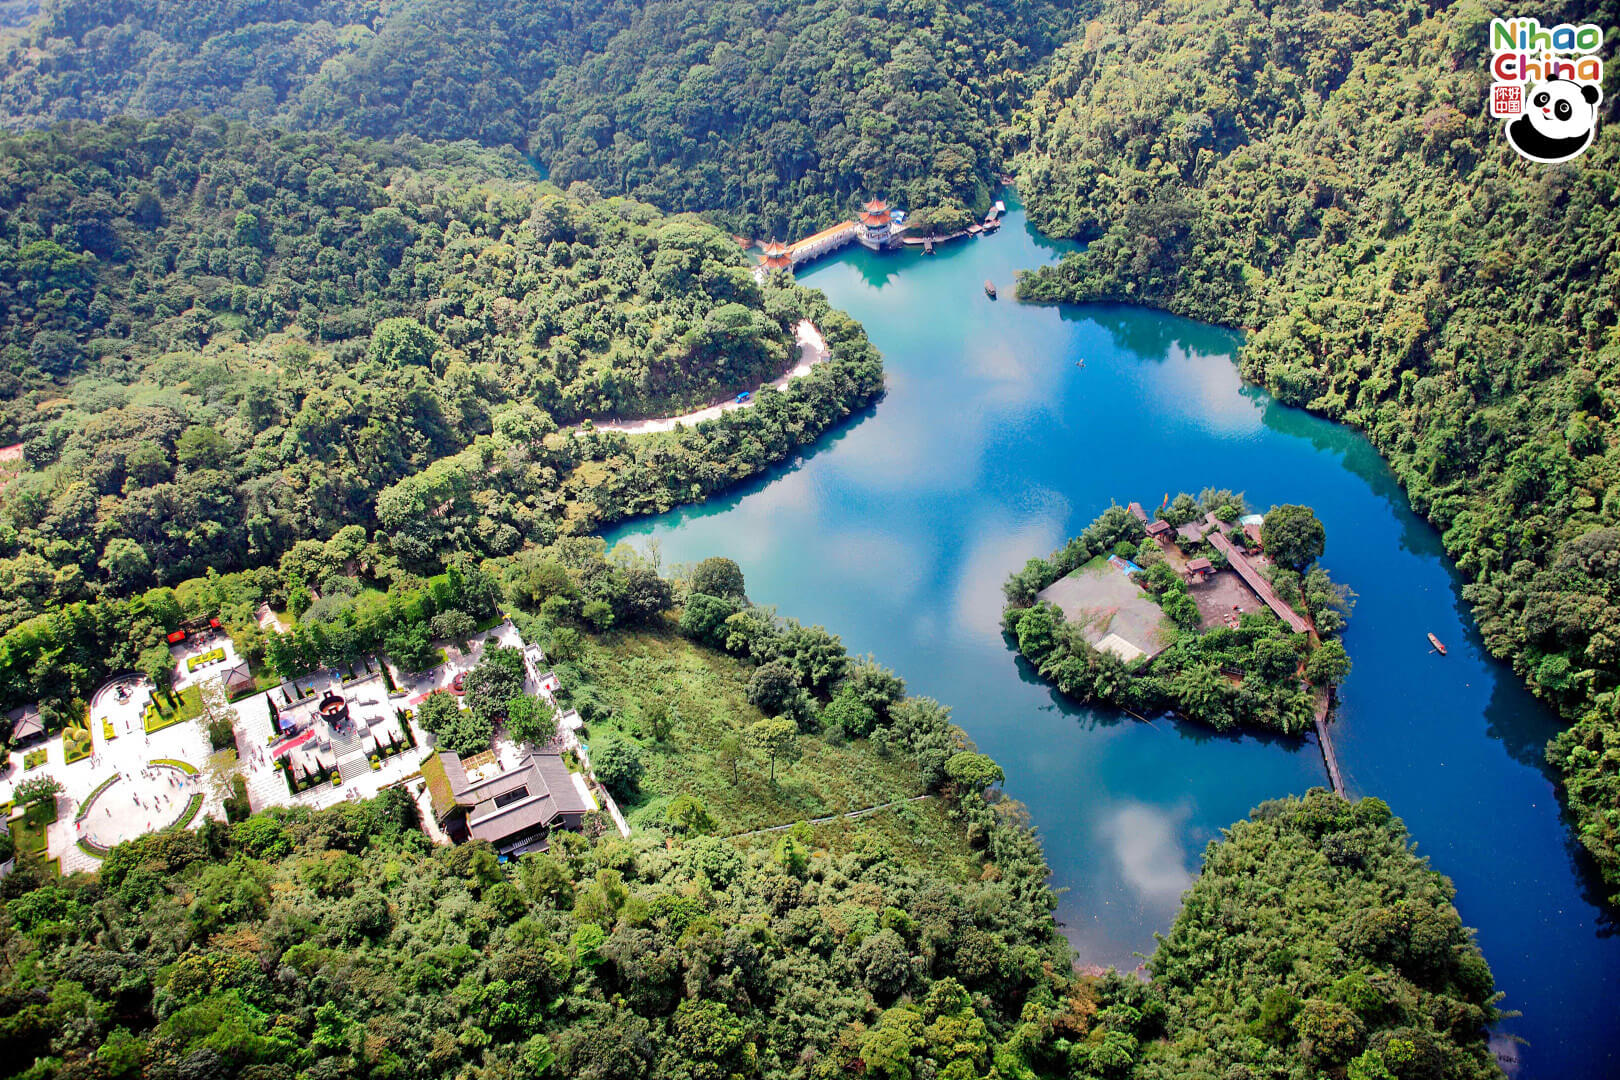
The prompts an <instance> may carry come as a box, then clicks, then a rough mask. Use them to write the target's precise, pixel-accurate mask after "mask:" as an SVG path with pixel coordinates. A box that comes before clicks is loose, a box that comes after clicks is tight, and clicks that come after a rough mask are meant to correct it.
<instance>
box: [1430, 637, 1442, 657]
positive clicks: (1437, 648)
mask: <svg viewBox="0 0 1620 1080" xmlns="http://www.w3.org/2000/svg"><path fill="white" fill-rule="evenodd" d="M1429 644H1430V645H1433V646H1434V651H1435V652H1437V653H1439V654H1440V655H1441V656H1444V655H1446V647H1445V646H1444V645H1442V644H1440V639H1439V638H1437V637H1435V636H1434V635H1433V634H1430V635H1429Z"/></svg>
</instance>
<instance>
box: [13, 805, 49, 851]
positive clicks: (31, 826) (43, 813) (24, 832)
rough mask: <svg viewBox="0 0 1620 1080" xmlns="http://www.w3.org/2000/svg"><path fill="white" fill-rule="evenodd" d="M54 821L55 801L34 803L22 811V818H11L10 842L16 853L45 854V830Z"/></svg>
mask: <svg viewBox="0 0 1620 1080" xmlns="http://www.w3.org/2000/svg"><path fill="white" fill-rule="evenodd" d="M55 820H56V800H54V799H53V800H51V801H50V802H46V803H36V804H34V805H33V806H30V807H29V808H28V809H27V810H25V811H23V815H22V817H19V818H13V819H12V820H11V822H10V825H11V840H12V843H14V844H15V845H16V846H17V850H18V851H28V852H33V853H35V854H39V855H43V854H44V853H45V829H46V827H47V826H48V825H50V824H51V822H53V821H55Z"/></svg>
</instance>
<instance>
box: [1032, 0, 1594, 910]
mask: <svg viewBox="0 0 1620 1080" xmlns="http://www.w3.org/2000/svg"><path fill="white" fill-rule="evenodd" d="M1538 15H1539V17H1540V18H1542V19H1543V20H1544V21H1546V22H1547V23H1548V24H1549V25H1550V24H1551V23H1553V22H1557V21H1560V20H1563V19H1566V18H1567V19H1573V20H1575V21H1577V22H1596V23H1598V24H1599V25H1602V26H1605V27H1607V28H1608V36H1609V40H1614V39H1615V37H1616V36H1617V35H1620V10H1617V9H1616V7H1615V5H1614V4H1612V3H1609V4H1599V5H1597V7H1595V8H1594V7H1592V6H1590V5H1588V6H1578V5H1576V6H1572V5H1569V4H1554V5H1552V6H1551V7H1549V8H1546V9H1544V10H1542V11H1541V12H1538ZM1488 21H1489V13H1488V12H1487V10H1486V8H1484V7H1482V6H1480V5H1479V4H1476V3H1472V2H1465V3H1458V4H1454V5H1442V4H1406V5H1371V4H1366V5H1361V4H1357V5H1344V6H1334V7H1332V8H1324V7H1322V6H1321V5H1318V4H1314V3H1306V2H1293V3H1282V4H1275V5H1271V6H1269V7H1267V8H1265V9H1264V10H1262V9H1259V8H1254V7H1250V6H1247V5H1242V4H1240V5H1238V6H1235V7H1231V8H1222V9H1217V8H1212V7H1209V6H1206V5H1196V4H1191V3H1186V2H1182V0H1171V2H1167V3H1160V4H1137V3H1116V4H1111V5H1108V6H1106V7H1105V10H1104V11H1103V13H1102V14H1101V15H1100V16H1099V17H1098V19H1097V20H1096V21H1095V22H1093V23H1091V24H1090V26H1089V27H1088V29H1087V31H1086V35H1085V39H1084V41H1083V42H1079V43H1076V44H1075V45H1073V46H1070V47H1069V48H1067V49H1066V50H1064V52H1063V53H1062V55H1061V56H1060V57H1059V58H1058V59H1057V60H1056V61H1055V64H1054V72H1053V76H1052V79H1051V81H1050V82H1049V84H1048V85H1047V86H1046V87H1045V88H1043V89H1042V90H1041V91H1040V92H1038V93H1037V94H1036V95H1035V96H1034V97H1033V99H1032V100H1031V101H1030V102H1029V104H1028V105H1027V107H1026V108H1025V109H1024V110H1023V111H1022V112H1021V113H1020V115H1019V118H1018V120H1017V124H1018V126H1019V128H1020V132H1021V136H1022V137H1023V138H1025V139H1027V141H1028V149H1027V151H1026V152H1025V153H1024V155H1023V157H1022V158H1021V168H1020V174H1019V175H1020V189H1021V191H1022V193H1023V194H1024V196H1025V198H1026V200H1027V204H1028V207H1029V210H1030V213H1031V216H1032V218H1033V219H1034V220H1035V221H1036V222H1037V223H1038V224H1039V225H1040V226H1041V227H1042V228H1043V229H1046V230H1048V231H1052V232H1056V233H1059V234H1063V235H1069V236H1075V237H1081V238H1084V239H1088V240H1090V241H1091V242H1090V245H1089V247H1088V249H1087V250H1086V251H1085V252H1084V253H1082V254H1079V255H1075V256H1071V257H1069V258H1068V259H1066V260H1065V261H1064V262H1063V263H1062V264H1061V265H1060V266H1057V267H1055V268H1051V269H1047V270H1042V271H1039V272H1037V273H1034V274H1031V275H1028V276H1027V277H1026V278H1025V279H1024V280H1023V283H1022V285H1021V290H1020V295H1022V296H1024V297H1027V298H1032V299H1039V300H1060V299H1066V300H1085V299H1098V298H1108V299H1122V300H1131V301H1137V302H1145V303H1150V304H1156V305H1160V306H1163V307H1166V308H1169V309H1171V310H1173V311H1177V312H1182V313H1185V314H1189V315H1193V316H1196V317H1199V318H1203V319H1209V320H1213V321H1216V322H1222V323H1227V324H1234V325H1241V326H1244V327H1246V328H1248V329H1249V331H1250V332H1249V334H1248V335H1247V338H1246V341H1245V343H1244V345H1243V347H1242V350H1241V353H1240V361H1241V364H1242V368H1243V371H1244V373H1245V375H1247V376H1248V377H1250V378H1252V379H1254V380H1256V381H1258V382H1263V383H1264V384H1265V385H1266V386H1267V387H1268V388H1269V389H1270V390H1271V391H1272V392H1273V393H1274V394H1276V395H1277V396H1278V397H1279V398H1280V399H1281V400H1283V401H1286V402H1288V403H1290V404H1296V405H1303V406H1306V407H1309V408H1311V409H1314V410H1317V411H1320V412H1323V413H1325V414H1327V415H1329V416H1331V417H1333V418H1335V419H1340V420H1344V421H1346V422H1349V423H1352V424H1355V425H1356V426H1358V427H1360V428H1362V429H1363V430H1365V431H1366V432H1367V434H1368V435H1369V436H1370V437H1371V439H1372V440H1373V442H1374V444H1375V445H1376V446H1377V447H1378V449H1379V450H1380V451H1381V452H1382V453H1383V454H1384V455H1385V457H1387V458H1388V459H1389V461H1390V462H1391V464H1392V465H1393V467H1394V469H1395V471H1396V473H1397V475H1399V477H1400V479H1401V481H1402V483H1403V485H1404V486H1405V487H1406V490H1407V492H1408V494H1409V496H1410V498H1411V501H1412V504H1413V506H1414V507H1415V508H1416V509H1417V510H1418V511H1419V512H1420V513H1422V514H1424V515H1425V516H1426V517H1428V518H1429V519H1430V520H1431V521H1433V522H1434V524H1435V525H1436V526H1437V527H1438V528H1439V529H1440V530H1441V532H1442V534H1443V537H1444V541H1445V545H1446V548H1447V551H1448V552H1449V553H1450V554H1451V555H1452V556H1453V557H1454V558H1455V559H1456V561H1457V564H1458V566H1459V567H1461V569H1462V570H1463V572H1464V573H1465V574H1467V575H1468V576H1469V578H1471V579H1472V580H1471V583H1470V584H1469V585H1468V586H1467V587H1466V589H1465V595H1466V597H1467V599H1468V600H1469V602H1470V603H1471V604H1472V605H1473V608H1474V613H1475V616H1476V618H1477V619H1478V621H1479V625H1480V629H1481V632H1482V633H1483V634H1484V637H1485V640H1486V642H1487V644H1488V645H1489V647H1490V648H1491V650H1492V651H1493V652H1495V653H1496V654H1497V655H1500V656H1503V657H1507V658H1509V659H1511V660H1512V662H1513V664H1514V667H1515V670H1517V671H1518V672H1519V674H1520V675H1522V676H1523V677H1524V678H1525V679H1526V680H1527V681H1528V682H1529V683H1530V685H1531V686H1532V687H1533V688H1534V689H1535V691H1536V692H1537V693H1538V694H1539V695H1540V696H1541V697H1542V698H1544V699H1545V700H1547V701H1548V702H1550V703H1551V704H1552V705H1553V706H1555V707H1556V708H1558V709H1559V710H1561V711H1562V712H1563V714H1564V715H1565V716H1566V717H1567V718H1568V719H1569V720H1571V721H1572V722H1573V727H1572V728H1571V729H1570V730H1569V732H1568V733H1566V734H1565V735H1564V736H1562V737H1561V738H1559V739H1558V740H1557V741H1555V742H1554V743H1553V745H1552V746H1551V747H1550V750H1549V758H1550V760H1551V761H1552V762H1553V763H1554V764H1555V765H1556V766H1557V768H1558V769H1559V770H1560V772H1561V774H1562V778H1563V781H1564V789H1565V792H1566V794H1567V796H1568V799H1569V803H1570V805H1571V807H1572V809H1573V810H1574V811H1575V814H1576V816H1577V818H1578V820H1579V827H1580V835H1581V840H1582V842H1583V843H1584V844H1585V845H1586V846H1587V847H1588V848H1589V849H1590V850H1591V851H1592V853H1593V854H1594V855H1595V856H1596V857H1597V859H1598V861H1599V862H1600V864H1601V865H1602V869H1603V873H1604V875H1605V877H1606V878H1607V880H1608V881H1609V882H1610V884H1611V885H1612V886H1620V769H1617V768H1616V764H1615V763H1616V760H1617V759H1620V711H1617V710H1620V696H1617V691H1620V648H1617V643H1620V622H1617V620H1620V603H1617V601H1620V570H1617V567H1620V561H1617V559H1616V554H1615V553H1616V551H1617V550H1620V528H1617V525H1620V439H1617V437H1616V436H1617V428H1616V424H1617V422H1620V387H1617V385H1616V382H1615V378H1616V374H1615V373H1616V363H1615V361H1616V359H1617V358H1620V334H1617V330H1616V324H1617V315H1620V308H1617V306H1616V300H1615V297H1616V296H1617V295H1620V247H1617V244H1620V189H1617V186H1616V183H1615V178H1616V176H1617V175H1620V128H1617V126H1616V125H1615V124H1614V123H1613V122H1609V123H1607V124H1606V125H1604V126H1601V127H1600V129H1599V138H1598V140H1597V143H1596V145H1594V146H1593V148H1592V149H1591V150H1590V151H1589V152H1588V153H1586V154H1585V155H1583V156H1582V157H1580V158H1577V159H1576V160H1574V161H1572V162H1570V163H1568V164H1565V165H1560V166H1557V167H1551V168H1548V167H1541V166H1532V165H1530V164H1529V163H1527V162H1525V161H1523V160H1520V159H1519V158H1518V157H1516V156H1515V155H1514V153H1513V151H1512V150H1511V149H1510V148H1509V147H1508V146H1507V144H1506V142H1505V140H1504V139H1503V137H1502V133H1501V127H1500V123H1499V122H1498V121H1493V120H1490V119H1489V118H1488V115H1487V110H1486V109H1485V108H1484V104H1483V103H1484V102H1485V101H1486V94H1487V84H1488V82H1489V75H1488V73H1487V70H1486V60H1485V58H1486V57H1487V56H1488V49H1487V46H1486V36H1485V35H1486V28H1487V25H1488ZM1306 42H1309V43H1310V44H1309V45H1308V46H1307V45H1306V44H1304V43H1306ZM1608 71H1609V85H1608V89H1607V93H1606V94H1605V97H1604V106H1603V108H1604V110H1605V111H1606V113H1607V115H1608V116H1610V117H1613V116H1614V115H1615V113H1614V109H1615V105H1614V103H1615V101H1616V100H1617V98H1620V83H1617V82H1616V79H1615V76H1614V73H1615V71H1616V67H1615V66H1614V65H1612V64H1611V65H1609V68H1608ZM1617 895H1620V894H1617Z"/></svg>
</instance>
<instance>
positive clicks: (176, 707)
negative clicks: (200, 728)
mask: <svg viewBox="0 0 1620 1080" xmlns="http://www.w3.org/2000/svg"><path fill="white" fill-rule="evenodd" d="M152 703H153V704H152V706H151V707H149V708H147V710H146V714H145V716H144V717H143V720H144V722H145V724H146V732H147V734H149V735H150V734H151V733H153V732H155V731H162V730H163V729H164V728H166V727H171V726H173V725H175V724H183V723H185V722H186V721H187V720H195V719H196V718H197V717H199V716H201V715H202V688H201V687H198V686H195V685H192V686H188V687H186V688H185V689H184V690H182V691H180V692H179V693H177V694H175V695H174V701H173V703H172V704H171V703H170V701H169V699H168V697H166V696H165V695H163V694H153V695H152Z"/></svg>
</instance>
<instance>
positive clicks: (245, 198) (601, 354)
mask: <svg viewBox="0 0 1620 1080" xmlns="http://www.w3.org/2000/svg"><path fill="white" fill-rule="evenodd" d="M807 317H809V318H813V319H814V320H815V321H816V323H817V324H818V325H819V326H820V327H821V329H822V331H823V333H824V334H825V336H826V338H827V340H828V342H829V343H830V345H831V348H832V350H833V359H832V360H831V361H829V362H827V363H824V364H822V365H819V366H818V367H817V368H816V369H815V370H814V371H813V372H812V373H811V374H810V375H809V376H807V377H805V378H802V379H797V380H795V381H794V382H793V384H792V385H791V386H790V387H789V388H788V389H787V390H786V391H784V392H781V393H777V392H769V393H765V394H762V395H761V400H760V402H759V404H758V405H757V406H756V407H755V408H752V409H748V410H742V411H739V412H736V413H732V414H728V415H727V416H726V417H725V418H723V419H722V420H719V421H715V422H713V423H711V424H707V425H705V426H704V428H703V430H701V431H697V430H689V431H686V432H684V433H681V434H672V435H667V436H658V437H655V438H644V439H640V440H637V441H636V442H635V443H634V444H632V442H631V440H629V439H627V438H625V437H624V436H605V435H597V434H590V435H587V436H585V437H584V438H579V437H575V436H564V435H563V434H560V433H559V431H558V429H559V425H569V424H573V423H575V422H577V421H580V420H581V419H584V418H587V417H591V416H604V415H615V414H617V415H623V416H636V415H647V414H649V413H651V414H654V415H657V414H662V413H666V412H679V411H682V410H683V409H684V408H686V407H689V406H692V405H695V404H700V403H705V402H707V401H709V400H712V399H714V398H715V397H716V396H719V395H725V394H731V393H735V392H736V391H737V390H739V389H742V388H744V387H751V386H755V385H757V384H758V383H759V382H761V381H764V380H767V379H769V378H772V377H774V376H775V375H777V374H779V373H780V372H781V371H783V370H785V369H786V368H787V367H788V366H789V363H790V358H791V357H794V356H796V352H795V346H794V343H793V333H792V328H793V327H794V325H795V324H796V323H797V322H798V321H799V320H800V319H803V318H807ZM0 319H3V322H0V350H3V354H4V356H5V359H6V364H5V370H4V371H3V372H0V439H4V440H5V441H11V440H20V441H21V442H22V444H23V453H24V457H25V462H24V464H25V466H26V468H25V470H24V472H23V473H22V475H21V476H20V477H18V478H17V479H16V480H15V481H13V482H12V483H11V484H9V485H8V486H7V488H6V489H5V494H4V498H3V503H0V518H3V521H4V529H3V532H0V596H3V597H4V610H3V612H0V623H3V624H4V625H7V626H9V625H12V624H14V623H15V622H16V621H18V620H19V619H23V618H27V617H28V616H30V615H33V614H36V613H38V612H40V611H44V610H48V609H50V608H51V607H53V606H55V605H60V604H62V603H64V602H68V601H72V600H77V599H81V598H83V597H85V596H87V595H90V594H91V593H93V592H97V591H102V590H112V591H114V592H118V593H128V592H131V591H136V590H139V589H141V588H144V587H146V586H148V585H150V584H153V583H156V582H164V583H169V582H174V581H178V580H181V579H183V578H186V577H189V576H192V575H195V574H199V573H201V572H202V570H203V569H204V568H206V567H214V568H216V569H219V570H225V569H230V568H232V567H240V566H251V565H257V564H261V563H265V562H273V561H275V560H276V559H277V558H278V557H279V556H280V554H281V552H283V551H285V550H286V549H287V548H288V547H290V546H291V545H292V544H293V543H294V542H295V541H298V540H301V539H306V538H317V539H324V538H326V537H329V536H331V535H333V534H334V533H336V532H337V531H338V530H339V529H340V528H342V527H343V526H345V525H360V526H364V527H366V528H368V529H369V528H373V527H380V528H381V529H382V530H384V534H385V536H388V537H391V538H392V541H391V543H390V544H389V546H388V553H389V555H390V556H392V557H393V558H395V559H397V560H399V561H400V562H402V563H403V564H404V565H406V566H408V567H411V568H413V569H416V570H422V571H431V570H432V569H434V568H436V567H437V566H438V563H439V556H440V554H441V553H443V552H446V551H453V550H471V551H477V552H480V553H482V554H500V553H505V552H510V551H513V550H516V548H517V547H518V546H519V545H520V544H521V543H522V542H523V541H524V540H525V539H530V540H539V541H541V542H545V541H547V540H548V539H550V538H552V537H555V536H556V535H558V534H559V533H566V532H569V531H574V530H584V529H589V528H592V527H595V526H597V525H600V524H602V523H603V522H606V521H611V520H615V519H617V518H620V517H623V516H625V515H627V514H630V513H637V512H645V511H648V510H661V509H667V508H669V507H670V506H672V505H675V504H677V503H680V502H685V501H690V500H691V499H694V498H700V497H702V496H703V495H704V494H706V493H709V492H712V491H715V490H718V489H719V488H722V487H725V486H727V485H728V484H730V483H733V482H735V481H736V480H737V479H739V478H742V477H745V476H748V475H751V474H753V473H755V472H757V471H758V470H760V469H762V468H764V467H765V466H767V465H768V464H770V463H772V462H775V461H779V460H781V459H782V458H783V457H785V456H786V455H787V454H788V453H790V452H791V451H792V450H793V449H794V448H796V447H797V446H800V445H802V444H803V443H805V442H808V441H810V440H812V439H814V438H815V437H816V436H818V435H819V434H820V433H821V432H822V431H824V430H826V428H827V427H828V426H829V425H831V424H833V423H836V422H837V421H838V420H841V419H843V418H844V417H846V416H848V415H849V413H850V412H851V411H852V410H853V409H855V408H858V407H860V406H862V405H864V404H866V403H867V402H869V401H870V400H872V398H873V397H874V396H875V395H876V394H877V393H878V392H880V390H881V387H882V370H881V364H880V361H879V360H878V358H877V356H876V353H875V352H874V351H873V350H872V349H871V347H870V345H869V344H867V342H866V340H865V337H864V335H863V334H862V332H861V331H860V328H859V327H858V326H856V325H855V324H854V323H853V322H851V321H850V320H849V319H848V318H846V317H844V316H842V315H840V314H838V313H835V312H832V311H830V310H829V309H828V308H827V306H826V303H825V301H823V300H822V299H821V298H820V296H819V294H815V293H811V292H809V291H808V290H804V289H800V288H798V287H797V286H794V285H793V284H792V283H791V282H789V281H787V280H786V279H780V280H775V281H769V282H767V283H765V284H764V285H763V286H761V285H760V284H759V283H757V282H756V281H755V280H754V278H753V276H752V274H751V272H750V270H749V269H748V266H747V260H746V259H745V257H744V256H743V254H742V253H741V252H740V251H739V250H738V249H737V247H736V245H735V244H734V243H733V242H732V241H731V240H730V239H729V238H728V237H726V236H725V235H724V234H722V233H720V232H719V231H717V230H715V229H713V228H711V227H709V226H706V225H703V224H701V223H699V222H697V221H696V220H694V219H691V218H685V219H670V218H663V217H661V216H660V215H659V214H658V212H657V211H655V210H653V209H652V208H651V207H648V206H646V205H645V204H641V203H636V202H632V201H628V200H622V199H614V200H609V201H605V202H604V201H600V200H595V199H593V198H590V197H589V196H588V193H587V198H585V199H584V200H583V201H582V200H581V199H579V198H575V197H570V196H564V195H562V194H561V193H560V192H558V191H557V190H556V189H555V188H554V187H552V186H551V185H549V184H545V183H542V182H540V181H538V180H537V179H535V178H534V176H533V174H532V172H530V171H528V170H527V169H526V167H525V166H524V164H523V163H522V162H521V160H519V159H516V157H515V156H514V155H511V154H510V152H506V153H505V154H502V153H498V152H494V151H484V150H479V149H477V148H476V147H470V146H468V145H466V144H462V145H461V146H459V147H455V146H453V147H448V148H430V147H426V146H423V145H421V144H419V143H415V142H413V141H410V140H406V141H404V142H401V143H398V144H395V145H384V144H379V143H373V142H366V141H351V140H347V139H344V138H342V137H338V136H332V135H325V134H313V135H305V134H284V133H280V132H277V131H274V130H255V129H250V128H248V127H245V126H242V125H228V124H226V123H225V122H223V121H208V122H201V121H197V120H195V119H193V118H189V117H173V118H168V119H165V120H159V121H145V122H142V121H131V120H121V121H117V122H114V123H112V124H109V125H106V126H94V125H79V126H76V127H74V128H72V129H71V130H66V131H53V132H48V133H35V134H28V135H22V136H15V137H10V138H8V139H6V140H5V141H4V144H3V150H0Z"/></svg>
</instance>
